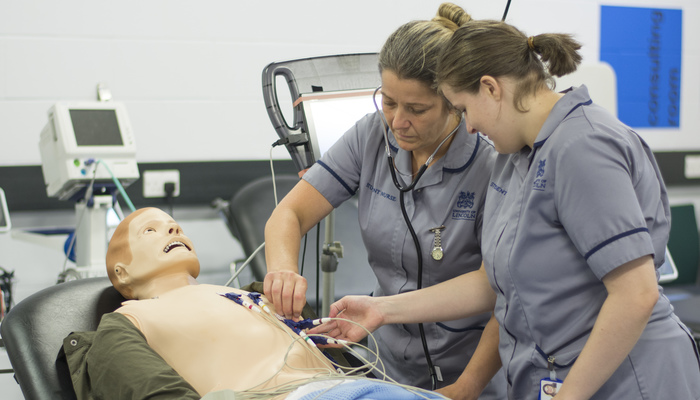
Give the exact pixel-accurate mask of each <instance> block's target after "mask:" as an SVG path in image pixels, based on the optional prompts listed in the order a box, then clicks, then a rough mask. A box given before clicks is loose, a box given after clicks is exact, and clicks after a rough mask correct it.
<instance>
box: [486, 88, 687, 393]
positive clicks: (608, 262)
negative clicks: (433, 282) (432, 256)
mask: <svg viewBox="0 0 700 400" xmlns="http://www.w3.org/2000/svg"><path fill="white" fill-rule="evenodd" d="M669 224H670V209H669V205H668V198H667V195H666V188H665V186H664V183H663V180H662V178H661V174H660V172H659V169H658V166H657V165H656V161H655V160H654V157H653V155H652V152H651V150H650V149H649V147H648V146H647V144H646V143H644V141H643V140H642V139H641V138H640V137H639V136H638V135H637V134H636V133H635V132H633V131H632V130H631V129H630V128H629V127H627V126H625V125H624V124H622V123H621V122H619V121H618V120H617V119H616V118H615V117H613V116H612V115H610V114H609V113H608V112H607V111H605V110H604V109H603V108H601V107H599V106H597V105H595V104H593V103H592V101H591V99H590V97H589V95H588V90H587V89H586V87H585V86H582V87H579V88H576V89H573V90H570V91H569V92H568V93H567V94H566V95H565V96H564V97H563V98H561V99H560V100H559V101H558V102H557V103H556V105H555V106H554V109H553V110H552V112H551V113H550V115H549V117H548V118H547V120H546V122H545V123H544V125H543V127H542V129H541V131H540V132H539V134H538V136H537V139H536V141H535V144H534V146H533V149H532V150H530V149H529V148H524V149H523V150H522V151H520V152H519V153H515V154H511V155H499V156H498V159H497V161H496V165H495V167H494V172H493V175H492V178H491V182H490V184H489V193H488V196H487V200H486V211H485V215H484V229H483V232H484V233H483V235H484V236H483V249H484V263H485V266H486V271H487V274H488V278H489V281H490V284H491V286H492V287H493V289H494V290H495V291H496V294H497V300H496V309H495V313H496V317H497V319H498V322H499V324H500V355H501V360H502V363H503V368H504V371H505V373H506V379H507V381H508V385H509V386H508V391H509V398H510V399H535V398H537V394H538V393H539V390H540V380H541V379H542V378H547V377H548V376H549V372H548V369H547V368H548V358H550V357H552V358H553V361H554V364H553V366H554V368H555V370H556V372H557V378H559V379H564V378H565V377H566V375H567V373H568V371H569V369H570V368H571V366H572V364H573V363H574V362H575V361H576V358H577V357H578V355H579V353H580V352H581V349H582V348H583V346H584V344H585V343H586V340H587V339H588V336H589V334H590V332H591V329H592V327H593V324H594V323H595V321H596V317H597V315H598V312H599V311H600V308H601V306H602V304H603V302H604V301H605V299H606V296H607V292H606V290H605V286H604V285H603V283H602V281H601V280H602V278H603V277H604V276H605V275H606V274H607V273H609V272H610V271H612V270H613V269H615V268H617V267H618V266H620V265H622V264H624V263H626V262H628V261H632V260H635V259H637V258H639V257H642V256H645V255H649V254H653V255H654V264H655V265H656V267H657V268H658V267H659V266H660V265H661V264H662V262H663V258H664V254H665V252H664V250H665V246H666V242H667V241H668V235H669V229H670V225H669ZM657 275H658V274H657ZM601 362H605V360H601ZM593 398H595V399H615V400H625V399H630V400H632V399H634V400H638V399H649V400H654V399H700V367H699V363H698V354H697V348H696V347H695V343H694V341H693V339H692V337H691V336H690V333H689V331H688V329H687V328H686V327H685V326H684V325H683V324H682V323H681V322H680V321H679V319H678V318H677V317H676V316H675V315H674V314H673V309H672V307H671V305H670V303H669V301H668V299H667V298H666V297H665V296H663V295H661V296H660V297H659V300H658V302H657V304H656V306H655V308H654V310H653V314H652V316H651V318H650V320H649V323H648V324H647V326H646V328H645V330H644V332H643V334H642V336H641V338H640V339H639V341H638V342H637V344H636V345H635V347H634V348H633V349H632V351H631V353H630V354H629V355H628V356H627V357H626V358H625V360H624V361H623V362H622V364H621V366H620V367H619V368H618V369H617V371H616V372H615V373H614V374H613V376H612V377H611V378H610V379H609V380H608V381H607V382H606V383H605V384H604V385H603V386H602V388H601V389H600V390H599V391H598V392H597V393H596V394H595V395H594V396H593Z"/></svg>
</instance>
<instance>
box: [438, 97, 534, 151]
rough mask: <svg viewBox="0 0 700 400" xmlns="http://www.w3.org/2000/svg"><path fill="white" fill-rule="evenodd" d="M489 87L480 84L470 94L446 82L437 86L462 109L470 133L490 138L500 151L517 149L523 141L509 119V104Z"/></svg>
mask: <svg viewBox="0 0 700 400" xmlns="http://www.w3.org/2000/svg"><path fill="white" fill-rule="evenodd" d="M490 89H491V87H489V86H486V85H484V84H482V85H481V86H480V89H479V92H478V93H476V94H471V93H468V92H462V91H459V92H458V91H455V90H453V89H452V88H451V87H450V86H448V85H443V86H441V87H440V90H441V91H442V94H443V95H444V96H445V98H446V99H447V101H449V102H450V103H451V104H452V106H453V107H454V108H456V109H457V110H459V111H462V112H463V113H464V119H465V121H466V123H467V129H468V130H469V132H470V133H476V132H480V133H481V134H482V135H484V136H486V137H488V138H489V139H491V141H492V142H493V145H494V147H495V148H496V151H498V152H499V153H501V154H510V153H515V152H517V151H520V149H522V148H523V146H525V145H526V143H525V142H524V141H523V140H521V139H520V138H518V137H517V135H516V134H515V132H516V129H515V126H514V125H513V124H512V123H509V121H510V120H511V118H509V115H511V114H512V113H510V111H512V109H513V107H512V105H510V103H508V102H507V101H503V100H502V98H495V97H494V95H493V92H492V91H491V90H490Z"/></svg>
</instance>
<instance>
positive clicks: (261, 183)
mask: <svg viewBox="0 0 700 400" xmlns="http://www.w3.org/2000/svg"><path fill="white" fill-rule="evenodd" d="M298 182H299V178H298V177H297V176H296V175H278V176H277V177H276V179H275V183H276V186H277V197H278V201H281V199H282V198H283V197H284V196H285V195H286V194H287V193H288V192H289V191H290V190H291V189H292V188H293V187H294V185H296V184H297V183H298ZM274 208H275V197H274V194H273V185H272V178H271V177H263V178H258V179H256V180H254V181H252V182H250V183H248V184H246V185H245V186H243V187H242V188H241V189H239V190H238V191H237V192H236V193H235V194H234V195H233V197H232V198H231V200H230V201H229V202H228V205H227V206H225V207H223V208H222V209H221V212H222V213H223V215H224V217H225V220H226V223H227V225H228V227H229V230H230V231H231V233H232V234H233V236H234V237H235V238H236V239H238V241H239V242H240V243H241V246H242V247H243V251H244V252H245V254H246V255H247V256H250V255H251V254H253V252H254V251H255V249H257V248H258V247H259V246H260V244H261V243H263V242H264V241H265V232H264V231H265V223H266V222H267V220H268V218H269V217H270V215H271V214H272V210H274ZM357 211H358V210H357V203H356V202H355V201H354V199H350V200H348V201H346V202H344V203H343V204H342V205H341V206H340V207H338V208H337V209H335V211H334V218H335V223H334V225H335V228H334V235H333V240H334V241H339V242H340V243H341V244H342V246H343V249H344V251H343V253H344V255H343V258H340V259H339V260H338V264H339V265H338V269H337V271H336V272H335V281H336V285H335V293H334V297H335V298H336V299H339V298H341V297H342V296H345V295H348V294H369V293H371V292H372V290H373V289H374V287H375V285H376V278H375V277H374V273H373V272H372V270H371V268H370V266H369V263H368V261H367V250H366V249H365V246H364V243H363V242H362V237H361V235H360V224H359V221H358V217H357ZM317 237H319V238H320V244H319V246H320V247H322V246H323V239H324V237H325V226H324V224H323V223H321V226H320V232H318V233H317V229H316V228H312V229H311V230H310V231H309V233H308V235H307V237H306V239H304V238H302V243H301V245H302V246H304V244H306V247H305V248H306V252H305V254H304V252H303V250H302V251H301V252H300V254H299V257H300V265H302V264H301V260H302V258H303V271H301V272H303V276H304V277H305V278H306V279H307V281H308V282H309V288H308V291H307V293H306V298H307V301H308V303H309V304H310V305H311V306H312V307H316V304H317V302H316V294H317V292H316V285H315V282H316V277H317V273H316V269H317V268H316V262H317V260H319V259H320V258H319V257H320V256H321V255H320V254H319V253H320V252H319V253H317V252H316V249H317V245H316V238H317ZM321 251H322V249H321ZM248 267H249V268H252V270H253V276H254V277H255V280H257V281H263V280H264V279H265V274H266V273H267V264H266V261H265V254H264V251H261V252H260V253H258V255H256V256H255V258H253V260H252V261H251V263H250V265H249V266H248ZM319 296H321V295H320V294H319Z"/></svg>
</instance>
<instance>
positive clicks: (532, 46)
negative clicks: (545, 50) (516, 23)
mask: <svg viewBox="0 0 700 400" xmlns="http://www.w3.org/2000/svg"><path fill="white" fill-rule="evenodd" d="M527 47H529V48H530V50H532V51H535V37H534V36H530V37H529V38H527Z"/></svg>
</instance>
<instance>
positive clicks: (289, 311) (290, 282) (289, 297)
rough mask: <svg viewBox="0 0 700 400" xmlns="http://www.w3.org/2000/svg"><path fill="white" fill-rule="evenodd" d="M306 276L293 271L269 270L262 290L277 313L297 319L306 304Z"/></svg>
mask: <svg viewBox="0 0 700 400" xmlns="http://www.w3.org/2000/svg"><path fill="white" fill-rule="evenodd" d="M306 287H307V283H306V278H304V277H303V276H301V275H299V274H298V273H296V272H294V271H270V272H268V273H267V275H265V281H264V282H263V290H264V292H265V296H266V297H267V299H268V300H269V301H271V302H272V304H273V305H274V306H275V310H276V311H277V313H278V314H281V315H282V316H284V317H285V318H289V319H293V320H294V321H299V320H300V319H301V311H302V310H303V309H304V305H305V304H306Z"/></svg>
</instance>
